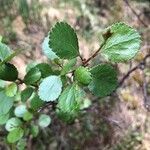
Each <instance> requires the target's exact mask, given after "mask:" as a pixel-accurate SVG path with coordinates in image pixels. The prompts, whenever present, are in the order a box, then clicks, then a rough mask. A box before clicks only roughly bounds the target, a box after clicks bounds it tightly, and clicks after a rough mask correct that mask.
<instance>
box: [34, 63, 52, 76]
mask: <svg viewBox="0 0 150 150" xmlns="http://www.w3.org/2000/svg"><path fill="white" fill-rule="evenodd" d="M36 67H37V68H38V69H39V70H40V72H41V76H42V78H46V77H48V76H50V75H53V70H52V68H51V67H50V66H49V65H48V64H46V63H41V64H38V65H36Z"/></svg>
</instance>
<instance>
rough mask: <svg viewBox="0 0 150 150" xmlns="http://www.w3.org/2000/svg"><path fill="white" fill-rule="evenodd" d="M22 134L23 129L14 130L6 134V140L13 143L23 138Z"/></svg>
mask: <svg viewBox="0 0 150 150" xmlns="http://www.w3.org/2000/svg"><path fill="white" fill-rule="evenodd" d="M23 134H24V131H23V129H21V128H16V129H14V130H12V131H11V132H10V133H9V134H8V136H7V140H8V142H9V143H15V142H17V141H19V140H20V139H21V138H22V137H23Z"/></svg>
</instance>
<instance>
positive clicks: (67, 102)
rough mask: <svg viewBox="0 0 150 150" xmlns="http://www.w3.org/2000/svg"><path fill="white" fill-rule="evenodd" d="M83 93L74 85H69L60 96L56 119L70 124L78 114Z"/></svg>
mask: <svg viewBox="0 0 150 150" xmlns="http://www.w3.org/2000/svg"><path fill="white" fill-rule="evenodd" d="M83 97H84V93H83V91H81V89H80V88H79V87H78V86H77V85H76V84H73V85H69V86H68V87H67V88H66V89H65V90H64V91H63V92H62V94H61V96H60V97H59V100H58V104H57V108H58V109H57V114H58V117H59V118H60V119H62V120H64V121H65V122H68V123H70V122H72V121H73V120H74V119H75V118H76V117H77V116H78V114H79V111H80V104H81V101H82V99H83Z"/></svg>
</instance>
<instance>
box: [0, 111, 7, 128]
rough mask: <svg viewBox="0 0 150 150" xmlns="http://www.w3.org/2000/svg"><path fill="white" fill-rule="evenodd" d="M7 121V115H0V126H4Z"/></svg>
mask: <svg viewBox="0 0 150 150" xmlns="http://www.w3.org/2000/svg"><path fill="white" fill-rule="evenodd" d="M8 119H9V113H8V114H3V115H0V125H3V124H5V123H6V122H7V120H8Z"/></svg>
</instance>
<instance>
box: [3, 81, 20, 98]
mask: <svg viewBox="0 0 150 150" xmlns="http://www.w3.org/2000/svg"><path fill="white" fill-rule="evenodd" d="M17 90H18V87H17V84H16V83H11V84H9V85H8V86H7V87H6V88H5V94H6V95H7V96H8V97H13V96H15V95H16V93H17Z"/></svg>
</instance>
